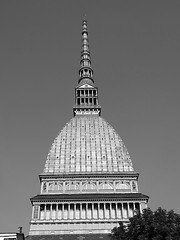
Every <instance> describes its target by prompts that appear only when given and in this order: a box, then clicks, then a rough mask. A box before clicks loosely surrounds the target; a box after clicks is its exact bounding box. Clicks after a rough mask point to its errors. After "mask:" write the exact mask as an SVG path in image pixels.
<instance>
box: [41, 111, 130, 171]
mask: <svg viewBox="0 0 180 240" xmlns="http://www.w3.org/2000/svg"><path fill="white" fill-rule="evenodd" d="M132 171H134V170H133V166H132V162H131V159H130V155H129V153H128V151H127V149H126V147H125V145H124V143H123V141H122V139H121V138H120V137H119V135H118V134H117V133H116V131H115V130H114V128H113V127H112V126H111V125H110V124H109V123H107V122H106V121H105V120H104V119H103V118H102V117H99V116H92V115H90V116H76V117H73V118H72V119H71V120H70V121H69V122H68V123H67V124H66V125H65V127H64V128H63V129H62V130H61V131H60V133H59V134H58V136H57V137H56V138H55V140H54V142H53V144H52V146H51V149H50V151H49V153H48V156H47V160H46V164H45V168H44V173H45V174H100V173H101V174H102V173H104V174H106V173H118V172H119V173H120V172H132Z"/></svg>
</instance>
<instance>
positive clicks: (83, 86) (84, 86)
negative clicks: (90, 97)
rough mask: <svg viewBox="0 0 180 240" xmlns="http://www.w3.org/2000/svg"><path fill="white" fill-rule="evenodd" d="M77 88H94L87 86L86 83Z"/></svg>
mask: <svg viewBox="0 0 180 240" xmlns="http://www.w3.org/2000/svg"><path fill="white" fill-rule="evenodd" d="M79 88H94V87H93V86H91V85H89V84H87V83H85V84H83V85H82V86H80V87H79Z"/></svg>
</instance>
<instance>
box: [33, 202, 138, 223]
mask: <svg viewBox="0 0 180 240" xmlns="http://www.w3.org/2000/svg"><path fill="white" fill-rule="evenodd" d="M37 210H38V211H37ZM136 211H140V203H138V202H120V203H116V202H114V203H108V202H99V203H58V204H41V205H40V206H38V205H36V206H34V215H33V216H34V217H33V218H36V219H40V220H72V219H77V220H81V219H82V220H85V219H87V220H88V219H89V220H90V219H92V220H96V219H124V218H129V217H133V215H134V214H135V212H136ZM37 212H38V214H37ZM35 215H36V217H35Z"/></svg>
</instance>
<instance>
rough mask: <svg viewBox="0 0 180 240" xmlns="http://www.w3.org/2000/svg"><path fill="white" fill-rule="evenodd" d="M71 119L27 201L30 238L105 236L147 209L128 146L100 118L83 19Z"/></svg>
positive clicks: (58, 137)
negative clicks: (119, 224) (70, 235)
mask: <svg viewBox="0 0 180 240" xmlns="http://www.w3.org/2000/svg"><path fill="white" fill-rule="evenodd" d="M73 115H74V116H73V118H72V119H71V120H70V121H69V122H68V123H67V124H66V125H65V127H64V128H63V129H62V130H61V131H60V133H59V134H58V136H57V137H56V138H55V140H54V142H53V144H52V146H51V148H50V151H49V153H48V156H47V160H46V164H45V167H44V171H43V173H42V174H40V176H39V177H40V186H41V187H40V188H41V189H40V194H39V195H37V196H35V197H33V198H31V203H32V219H31V222H30V231H29V237H30V238H31V239H33V236H34V237H36V238H34V239H38V238H37V236H39V235H41V236H42V235H43V236H44V235H45V236H46V237H47V235H51V237H52V236H53V237H55V236H57V235H61V236H62V235H63V236H64V235H66V234H88V235H89V234H100V233H101V234H104V233H109V232H110V231H111V229H112V228H113V227H114V226H116V225H117V223H118V222H119V221H123V222H127V221H128V219H129V218H130V217H132V216H133V215H134V214H136V212H137V211H140V212H142V210H143V209H144V208H146V207H147V202H148V196H146V195H143V194H142V193H140V192H139V191H138V176H139V174H138V173H137V172H135V171H134V169H133V165H132V161H131V158H130V155H129V153H128V151H127V148H126V147H125V145H124V143H123V141H122V139H121V138H120V136H119V135H118V133H117V132H116V131H115V130H114V128H113V127H112V126H111V125H110V124H109V123H107V122H106V121H105V120H104V119H103V118H102V117H101V106H100V105H99V99H98V88H97V87H96V86H95V84H94V79H93V69H92V67H91V56H90V51H89V43H88V31H87V21H86V20H85V19H84V20H83V24H82V51H81V60H80V69H79V81H78V85H77V87H76V89H75V105H74V108H73ZM39 237H40V236H39ZM43 239H46V238H43ZM58 239H63V238H58ZM71 239H72V238H71Z"/></svg>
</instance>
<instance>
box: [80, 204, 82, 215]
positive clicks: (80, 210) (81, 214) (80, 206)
mask: <svg viewBox="0 0 180 240" xmlns="http://www.w3.org/2000/svg"><path fill="white" fill-rule="evenodd" d="M80 219H82V203H80Z"/></svg>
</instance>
